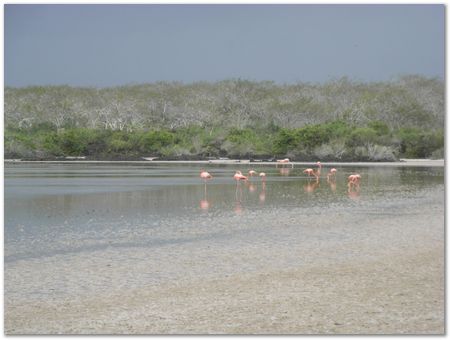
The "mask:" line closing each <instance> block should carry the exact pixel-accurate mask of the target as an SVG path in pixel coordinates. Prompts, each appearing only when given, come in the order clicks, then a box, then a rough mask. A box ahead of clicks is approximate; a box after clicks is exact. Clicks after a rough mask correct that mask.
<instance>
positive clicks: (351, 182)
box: [347, 174, 361, 192]
mask: <svg viewBox="0 0 450 340" xmlns="http://www.w3.org/2000/svg"><path fill="white" fill-rule="evenodd" d="M360 181H361V175H360V174H352V175H350V176H348V184H347V186H348V190H349V192H350V190H351V189H352V188H355V187H356V189H357V190H358V189H359V183H360Z"/></svg>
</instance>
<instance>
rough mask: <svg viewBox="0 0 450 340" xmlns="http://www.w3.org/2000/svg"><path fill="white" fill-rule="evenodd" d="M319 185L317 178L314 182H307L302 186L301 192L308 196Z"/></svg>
mask: <svg viewBox="0 0 450 340" xmlns="http://www.w3.org/2000/svg"><path fill="white" fill-rule="evenodd" d="M319 184H320V182H319V178H318V177H316V180H315V181H314V182H311V181H308V183H306V184H305V185H304V186H303V190H305V192H306V193H308V194H310V193H313V192H314V191H315V190H316V189H317V188H318V187H319Z"/></svg>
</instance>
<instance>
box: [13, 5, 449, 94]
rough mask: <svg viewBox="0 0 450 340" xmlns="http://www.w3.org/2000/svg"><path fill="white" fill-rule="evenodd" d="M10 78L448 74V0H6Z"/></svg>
mask: <svg viewBox="0 0 450 340" xmlns="http://www.w3.org/2000/svg"><path fill="white" fill-rule="evenodd" d="M4 12H5V50H4V53H5V85H6V86H17V87H22V86H28V85H61V84H67V85H72V86H100V87H104V86H116V85H125V84H131V83H148V82H156V81H181V82H184V83H190V82H194V81H218V80H223V79H229V78H242V79H248V80H254V81H260V80H272V81H275V82H277V83H293V82H298V81H300V82H323V81H327V80H330V79H332V78H339V77H343V76H347V77H349V78H350V79H353V80H357V81H383V80H389V79H391V78H392V77H396V76H399V75H404V74H420V75H425V76H429V77H440V78H442V79H443V78H444V67H445V56H444V52H445V47H444V39H445V7H444V5H437V4H434V5H381V4H379V5H355V4H352V5H306V4H291V5H231V4H230V5H188V4H185V5H151V4H148V5H118V4H117V5H82V4H79V5H18V4H14V5H5V11H4Z"/></svg>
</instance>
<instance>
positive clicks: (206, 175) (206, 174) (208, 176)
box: [200, 170, 212, 183]
mask: <svg viewBox="0 0 450 340" xmlns="http://www.w3.org/2000/svg"><path fill="white" fill-rule="evenodd" d="M200 178H202V179H203V180H204V181H205V183H206V180H207V179H211V178H212V176H211V174H210V173H209V172H208V171H205V170H201V171H200Z"/></svg>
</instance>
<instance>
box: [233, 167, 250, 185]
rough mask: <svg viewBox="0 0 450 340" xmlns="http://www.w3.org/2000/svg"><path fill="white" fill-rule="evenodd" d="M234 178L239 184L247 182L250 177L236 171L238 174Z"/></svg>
mask: <svg viewBox="0 0 450 340" xmlns="http://www.w3.org/2000/svg"><path fill="white" fill-rule="evenodd" d="M233 178H234V179H235V180H236V181H237V183H239V181H246V180H248V177H247V176H244V175H243V174H242V172H240V171H239V170H236V173H235V174H234V176H233Z"/></svg>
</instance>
